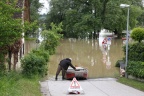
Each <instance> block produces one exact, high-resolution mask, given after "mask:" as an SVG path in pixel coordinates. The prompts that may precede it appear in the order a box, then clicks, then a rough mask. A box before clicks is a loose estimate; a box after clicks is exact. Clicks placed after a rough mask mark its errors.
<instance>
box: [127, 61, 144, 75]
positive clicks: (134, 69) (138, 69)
mask: <svg viewBox="0 0 144 96" xmlns="http://www.w3.org/2000/svg"><path fill="white" fill-rule="evenodd" d="M127 73H128V74H129V75H132V76H135V77H137V78H144V62H141V61H129V62H128V66H127Z"/></svg>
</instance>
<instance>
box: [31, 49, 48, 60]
mask: <svg viewBox="0 0 144 96" xmlns="http://www.w3.org/2000/svg"><path fill="white" fill-rule="evenodd" d="M32 53H34V54H35V55H36V56H42V57H43V58H44V59H45V60H46V62H48V61H49V52H48V51H46V50H40V49H38V50H32Z"/></svg>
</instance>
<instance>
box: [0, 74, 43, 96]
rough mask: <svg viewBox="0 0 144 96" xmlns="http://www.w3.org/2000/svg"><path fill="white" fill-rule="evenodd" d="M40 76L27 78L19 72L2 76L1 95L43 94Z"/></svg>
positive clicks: (25, 95) (28, 95)
mask: <svg viewBox="0 0 144 96" xmlns="http://www.w3.org/2000/svg"><path fill="white" fill-rule="evenodd" d="M39 80H40V79H39V77H35V78H34V79H30V78H25V77H23V76H22V74H20V73H19V72H12V71H11V72H10V73H7V74H5V75H2V76H0V96H41V92H40V91H39V90H40V89H39V87H40V85H39V82H38V81H39Z"/></svg>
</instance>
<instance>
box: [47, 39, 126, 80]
mask: <svg viewBox="0 0 144 96" xmlns="http://www.w3.org/2000/svg"><path fill="white" fill-rule="evenodd" d="M104 38H105V37H100V38H99V39H97V40H94V39H92V40H89V39H72V38H70V39H64V40H62V41H61V44H60V45H59V46H58V47H57V51H56V54H54V55H52V56H51V58H50V62H49V76H55V72H56V69H57V66H58V63H59V61H60V60H61V59H63V58H67V57H70V58H72V64H73V65H75V66H82V67H84V68H87V69H88V78H98V77H114V76H115V75H117V74H119V70H118V69H117V68H116V67H115V63H116V61H117V60H119V59H122V58H123V55H124V54H123V51H122V46H123V42H122V40H121V39H114V38H113V39H111V40H110V41H111V42H109V45H104V44H102V42H103V40H104Z"/></svg>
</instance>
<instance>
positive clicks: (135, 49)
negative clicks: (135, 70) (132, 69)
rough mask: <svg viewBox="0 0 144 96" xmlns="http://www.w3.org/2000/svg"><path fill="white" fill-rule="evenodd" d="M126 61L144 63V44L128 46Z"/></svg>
mask: <svg viewBox="0 0 144 96" xmlns="http://www.w3.org/2000/svg"><path fill="white" fill-rule="evenodd" d="M128 48H129V50H128V60H130V61H143V62H144V43H134V44H129V47H128Z"/></svg>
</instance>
